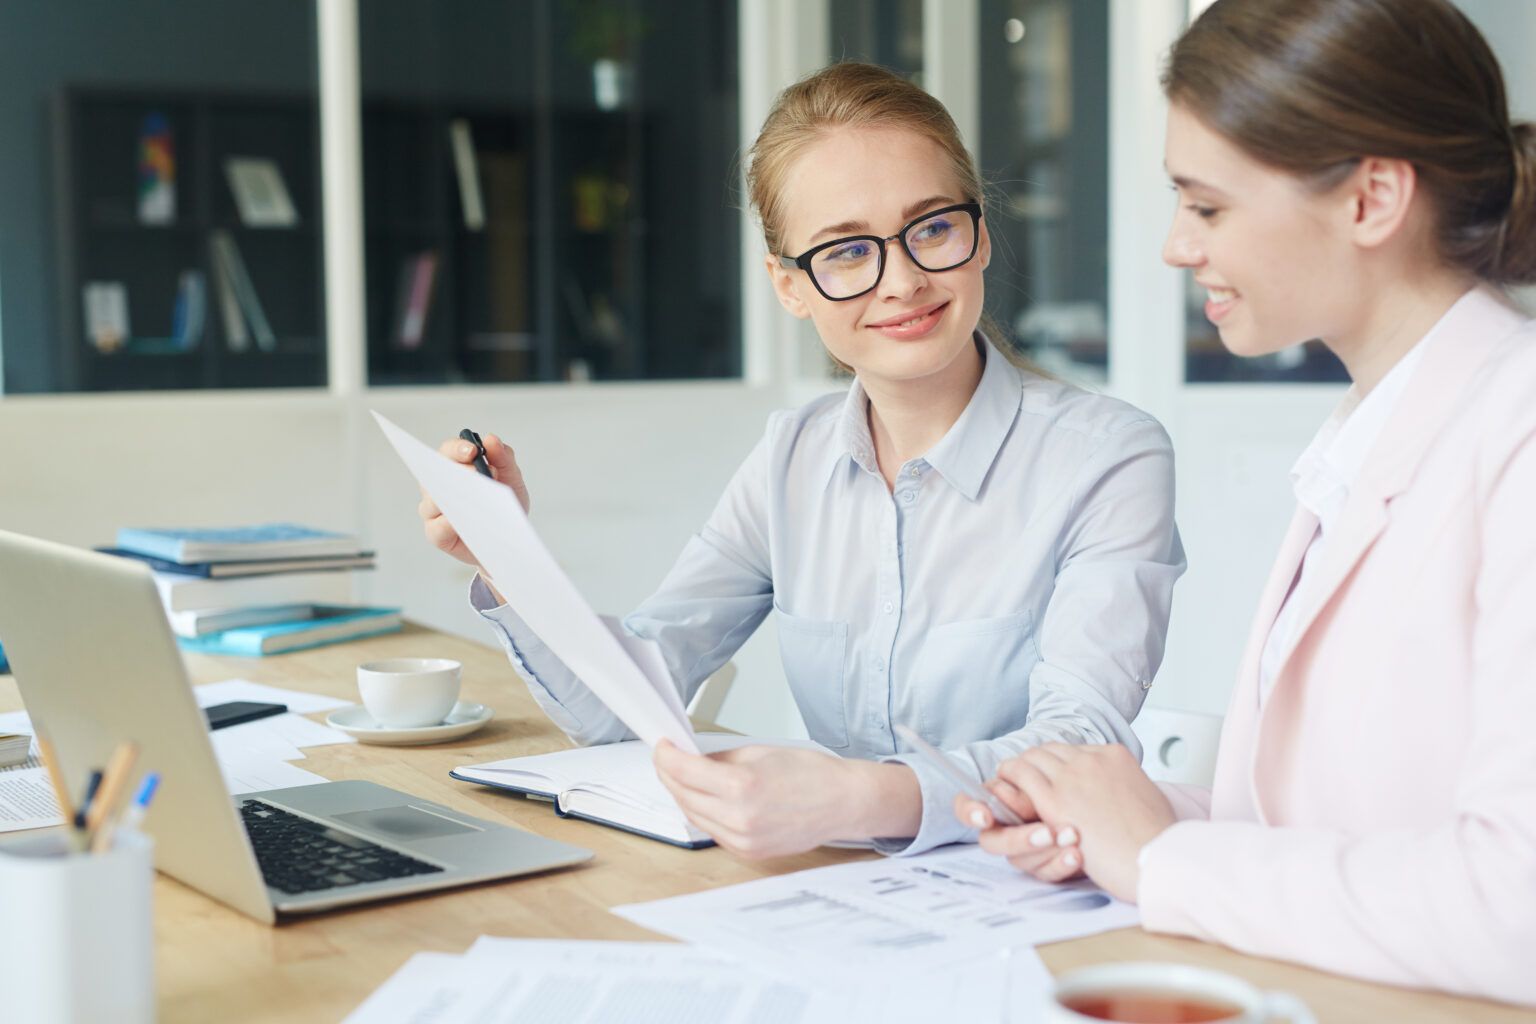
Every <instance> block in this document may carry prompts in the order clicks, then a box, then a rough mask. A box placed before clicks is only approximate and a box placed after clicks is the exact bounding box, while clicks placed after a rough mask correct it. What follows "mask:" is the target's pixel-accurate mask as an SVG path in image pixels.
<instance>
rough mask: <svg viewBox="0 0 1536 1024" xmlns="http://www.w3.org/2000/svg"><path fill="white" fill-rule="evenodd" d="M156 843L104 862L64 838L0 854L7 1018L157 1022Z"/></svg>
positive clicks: (1, 972)
mask: <svg viewBox="0 0 1536 1024" xmlns="http://www.w3.org/2000/svg"><path fill="white" fill-rule="evenodd" d="M154 878H155V868H154V844H153V843H152V842H151V841H150V839H149V837H147V836H145V835H142V834H140V833H138V832H130V831H126V830H124V831H120V832H119V833H118V835H117V836H116V839H115V841H114V842H113V844H112V848H111V849H110V850H108V851H107V852H105V853H99V854H87V853H72V852H69V850H68V846H67V844H66V839H65V837H64V835H63V834H62V833H56V834H51V835H43V836H30V837H28V838H26V839H24V840H21V841H19V842H9V843H6V844H5V845H3V846H0V1008H3V1009H0V1017H3V1018H4V1019H5V1020H16V1021H27V1022H29V1024H86V1022H92V1024H94V1022H98V1021H113V1022H114V1024H141V1022H142V1024H149V1022H152V1021H153V1020H154V1019H155V943H154V939H155V935H154V921H153V916H152V911H151V893H152V890H153V888H154Z"/></svg>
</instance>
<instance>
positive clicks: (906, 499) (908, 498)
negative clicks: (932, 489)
mask: <svg viewBox="0 0 1536 1024" xmlns="http://www.w3.org/2000/svg"><path fill="white" fill-rule="evenodd" d="M916 497H917V495H915V494H913V493H912V492H911V491H908V492H907V493H906V494H903V495H902V496H901V500H902V501H904V502H906V503H907V504H908V505H910V504H912V500H913V499H914V498H916Z"/></svg>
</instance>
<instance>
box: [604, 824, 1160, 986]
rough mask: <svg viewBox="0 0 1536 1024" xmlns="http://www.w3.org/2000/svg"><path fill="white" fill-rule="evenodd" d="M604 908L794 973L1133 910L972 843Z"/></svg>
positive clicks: (1036, 932)
mask: <svg viewBox="0 0 1536 1024" xmlns="http://www.w3.org/2000/svg"><path fill="white" fill-rule="evenodd" d="M613 912H614V913H615V914H618V915H619V916H621V917H625V918H628V919H629V920H631V921H634V922H635V923H636V924H639V925H643V926H644V927H646V928H651V929H654V930H655V931H659V932H663V933H665V934H667V935H672V936H675V937H677V938H680V939H685V940H687V941H690V942H695V943H698V944H700V945H702V946H706V947H708V948H710V949H712V950H715V951H718V952H721V953H729V954H731V955H733V956H736V957H740V958H744V959H750V960H752V961H753V962H754V963H760V964H763V965H764V966H765V967H770V968H775V969H777V970H780V971H783V972H786V973H788V974H790V975H792V976H795V977H818V976H820V977H826V976H828V973H829V972H831V973H832V974H837V973H841V972H847V971H854V972H860V971H872V970H884V971H886V972H888V973H890V974H891V975H892V976H899V975H900V974H901V973H902V972H905V971H916V970H923V969H926V968H929V967H931V966H933V965H934V964H941V963H950V962H954V961H959V960H967V959H975V958H977V957H980V956H984V955H988V954H991V955H995V954H996V953H997V951H998V950H1000V949H1005V948H1009V947H1016V946H1032V945H1035V944H1037V943H1041V942H1055V941H1057V940H1059V939H1069V938H1076V937H1077V936H1080V935H1092V934H1094V933H1096V932H1102V931H1108V930H1110V929H1112V928H1125V927H1129V926H1131V925H1135V924H1137V923H1139V921H1140V919H1141V918H1140V914H1139V912H1138V911H1137V909H1136V907H1134V906H1132V905H1130V904H1127V903H1122V902H1120V901H1119V900H1116V899H1114V898H1113V897H1111V896H1109V895H1108V894H1107V893H1105V892H1104V891H1103V890H1101V889H1098V888H1096V887H1094V886H1092V885H1091V884H1088V883H1086V882H1083V883H1077V884H1069V885H1053V884H1051V883H1049V882H1041V881H1039V880H1037V879H1034V878H1031V877H1029V876H1027V875H1024V874H1021V873H1019V872H1018V871H1016V870H1015V869H1014V868H1013V867H1012V866H1010V865H1009V864H1008V862H1007V861H1005V860H1003V859H1002V858H1000V857H994V856H992V855H991V854H989V853H986V852H984V851H982V850H980V849H978V848H976V847H974V846H966V847H947V848H944V849H941V850H935V851H933V852H931V853H926V854H921V855H919V856H916V857H903V858H890V859H886V860H877V861H860V862H858V863H854V864H838V865H834V866H832V867H825V868H813V869H811V870H809V871H797V872H794V873H792V874H787V875H777V876H774V877H771V878H763V879H758V880H757V881H753V882H746V883H743V884H741V885H733V886H727V887H725V888H721V889H712V890H709V891H706V892H700V893H694V894H692V895H689V896H677V897H674V898H672V899H664V900H656V901H654V902H651V903H637V904H630V905H628V906H621V907H614V908H613Z"/></svg>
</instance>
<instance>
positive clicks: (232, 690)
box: [192, 679, 353, 715]
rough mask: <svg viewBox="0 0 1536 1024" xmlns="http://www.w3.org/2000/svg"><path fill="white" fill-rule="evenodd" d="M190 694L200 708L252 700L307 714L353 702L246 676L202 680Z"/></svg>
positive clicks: (344, 705)
mask: <svg viewBox="0 0 1536 1024" xmlns="http://www.w3.org/2000/svg"><path fill="white" fill-rule="evenodd" d="M192 693H193V694H194V695H195V696H196V697H197V706H198V707H200V708H206V707H211V706H213V705H214V704H225V703H228V702H229V701H232V700H254V701H260V702H262V703H266V704H286V705H288V710H289V711H291V712H293V713H294V714H299V715H309V714H313V713H314V712H316V711H335V710H336V709H337V708H344V707H346V706H347V705H348V704H350V703H353V702H351V701H345V700H337V699H336V698H334V697H321V696H319V695H318V694H313V693H304V692H303V691H302V690H282V689H278V688H277V687H275V686H265V685H263V684H261V683H253V682H251V681H250V680H248V679H225V680H223V681H222V682H217V683H204V684H203V685H201V686H194V687H193V688H192Z"/></svg>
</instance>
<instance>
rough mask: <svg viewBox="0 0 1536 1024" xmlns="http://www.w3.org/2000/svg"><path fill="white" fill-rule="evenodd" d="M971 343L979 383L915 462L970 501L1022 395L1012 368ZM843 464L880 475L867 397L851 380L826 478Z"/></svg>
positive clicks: (987, 347)
mask: <svg viewBox="0 0 1536 1024" xmlns="http://www.w3.org/2000/svg"><path fill="white" fill-rule="evenodd" d="M975 337H976V341H977V345H978V347H979V348H980V349H981V356H982V359H983V360H984V365H983V367H982V371H981V380H980V381H979V382H978V383H977V385H976V390H975V392H973V393H972V395H971V400H970V401H969V402H968V403H966V406H965V409H964V411H963V412H961V413H960V418H959V419H957V420H955V422H954V424H953V425H951V426H950V428H949V431H948V432H947V433H946V434H945V435H944V436H943V437H942V438H940V440H939V443H938V444H936V445H934V446H933V448H931V449H930V450H929V451H928V454H927V455H925V456H923V458H922V459H921V460H920V461H923V462H926V463H927V464H928V465H930V466H932V467H933V468H934V469H936V470H938V472H939V474H940V475H941V476H943V477H944V479H945V480H946V481H948V482H949V485H950V486H951V487H953V488H954V489H955V490H957V491H959V492H960V493H961V494H963V495H965V497H966V498H967V500H970V501H975V500H976V496H977V495H978V494H979V493H980V492H981V485H982V482H983V481H985V480H986V478H987V473H988V472H989V471H990V470H991V468H992V464H993V463H994V462H996V461H997V456H998V453H999V452H1001V451H1002V449H1003V442H1004V441H1005V440H1007V438H1008V432H1009V431H1010V430H1012V429H1013V423H1014V420H1015V419H1017V418H1018V414H1019V401H1020V395H1021V394H1022V391H1023V381H1022V379H1021V378H1020V375H1019V372H1018V371H1017V370H1016V369H1015V368H1014V366H1013V364H1011V363H1009V362H1008V360H1007V359H1005V358H1003V355H1002V353H1000V352H998V351H997V349H995V348H994V347H993V346H992V345H991V344H990V343H988V342H987V340H986V339H985V337H984V336H983V335H981V334H980V333H979V332H978V333H977V334H976V335H975ZM845 459H852V460H853V461H854V462H856V463H857V464H858V465H859V466H860V467H861V468H863V469H864V470H865V471H867V472H870V473H875V474H878V473H879V472H880V467H879V464H878V462H877V461H876V459H875V445H874V440H873V439H872V438H871V437H870V436H869V397H868V396H867V395H866V394H865V393H864V388H863V386H862V385H861V384H860V383H859V380H858V378H857V377H855V378H854V381H853V385H852V386H851V387H850V388H849V389H848V397H847V398H846V399H845V400H844V401H843V409H842V413H841V415H840V417H839V419H838V426H837V443H836V444H834V445H833V447H832V453H831V458H830V460H829V466H828V470H829V472H831V471H833V470H835V469H836V468H837V467H838V466H841V465H844V460H845Z"/></svg>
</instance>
